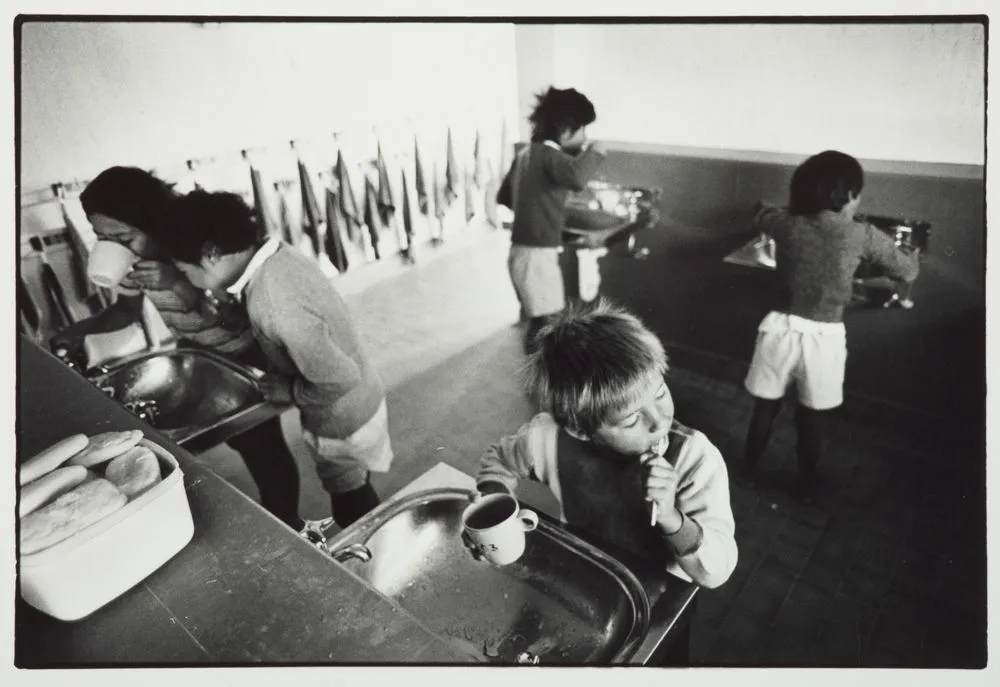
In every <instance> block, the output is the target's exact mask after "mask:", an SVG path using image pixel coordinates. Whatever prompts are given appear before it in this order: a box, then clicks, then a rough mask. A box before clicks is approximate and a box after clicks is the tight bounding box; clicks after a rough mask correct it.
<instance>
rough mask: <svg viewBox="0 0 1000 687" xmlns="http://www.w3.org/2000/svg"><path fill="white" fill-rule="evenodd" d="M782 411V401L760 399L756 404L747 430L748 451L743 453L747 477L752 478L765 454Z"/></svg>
mask: <svg viewBox="0 0 1000 687" xmlns="http://www.w3.org/2000/svg"><path fill="white" fill-rule="evenodd" d="M780 411H781V399H780V398H779V399H777V400H769V399H766V398H758V399H757V400H756V402H755V404H754V408H753V415H752V416H751V417H750V427H749V428H748V429H747V442H746V450H745V451H744V453H743V460H744V463H745V465H744V469H745V471H746V476H747V477H752V476H753V474H754V472H755V471H756V469H757V465H758V464H759V463H760V458H761V456H762V455H763V454H764V449H765V448H766V447H767V442H768V440H769V439H770V438H771V432H772V430H773V429H774V421H775V419H776V418H777V417H778V413H779V412H780Z"/></svg>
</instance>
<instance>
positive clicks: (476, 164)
mask: <svg viewBox="0 0 1000 687" xmlns="http://www.w3.org/2000/svg"><path fill="white" fill-rule="evenodd" d="M472 165H473V167H472V183H474V184H475V185H476V188H482V187H483V184H485V183H486V182H487V178H486V172H485V170H484V169H483V155H482V151H481V150H480V147H479V129H476V142H475V145H474V146H473V148H472Z"/></svg>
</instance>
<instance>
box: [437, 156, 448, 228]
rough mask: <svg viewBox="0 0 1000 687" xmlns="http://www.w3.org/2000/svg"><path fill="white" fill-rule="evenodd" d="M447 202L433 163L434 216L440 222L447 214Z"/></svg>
mask: <svg viewBox="0 0 1000 687" xmlns="http://www.w3.org/2000/svg"><path fill="white" fill-rule="evenodd" d="M447 210H448V201H447V200H446V199H445V197H444V187H443V186H441V179H440V177H439V176H438V166H437V163H436V162H435V163H434V216H435V217H437V218H438V219H440V220H443V219H444V216H445V215H446V214H447Z"/></svg>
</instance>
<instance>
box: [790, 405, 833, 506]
mask: <svg viewBox="0 0 1000 687" xmlns="http://www.w3.org/2000/svg"><path fill="white" fill-rule="evenodd" d="M832 412H833V411H832V410H813V409H811V408H807V407H805V406H803V405H799V406H798V408H796V410H795V428H796V430H797V431H798V435H799V441H798V462H799V479H798V484H797V486H796V491H797V492H798V494H799V495H800V496H802V497H810V496H812V494H813V493H814V492H815V490H816V487H817V485H818V474H817V471H816V468H817V465H819V462H820V460H821V459H822V457H823V448H824V446H825V445H826V435H827V427H828V426H829V422H830V415H831V413H832Z"/></svg>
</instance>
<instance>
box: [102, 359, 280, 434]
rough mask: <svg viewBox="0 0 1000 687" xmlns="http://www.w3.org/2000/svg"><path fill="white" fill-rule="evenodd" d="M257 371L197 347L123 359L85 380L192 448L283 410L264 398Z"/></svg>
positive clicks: (247, 426)
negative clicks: (89, 380) (258, 382)
mask: <svg viewBox="0 0 1000 687" xmlns="http://www.w3.org/2000/svg"><path fill="white" fill-rule="evenodd" d="M262 374H263V373H262V372H261V371H260V370H258V369H256V368H253V367H250V366H248V365H242V364H240V363H238V362H235V361H233V360H230V359H228V358H226V357H223V356H221V355H218V354H216V353H212V352H211V351H206V350H202V349H197V348H177V349H173V350H163V351H154V352H149V353H142V354H138V355H135V356H132V357H129V358H126V359H123V360H121V361H119V362H117V363H115V364H114V365H113V366H111V367H110V368H109V369H108V370H107V371H106V372H104V373H102V374H100V375H98V376H96V377H93V378H92V379H91V381H92V382H93V383H94V384H96V385H97V386H99V387H101V388H102V389H103V390H104V391H105V392H107V393H108V394H109V395H110V396H111V397H112V398H114V399H115V400H116V401H118V402H119V403H121V404H123V405H125V406H126V407H130V408H132V409H137V410H138V411H140V412H142V413H144V414H145V417H144V419H146V420H147V422H149V423H150V424H152V425H153V426H154V427H156V428H157V429H158V430H159V431H160V433H161V434H163V435H164V436H166V437H167V438H168V439H170V440H171V441H174V442H176V443H178V444H181V445H183V446H185V448H188V450H192V451H197V450H200V449H204V448H208V447H210V446H213V445H216V444H218V443H221V442H222V441H225V439H227V438H229V437H230V436H233V435H234V434H237V433H239V432H240V431H243V430H245V429H248V428H249V427H252V426H254V425H255V424H259V423H260V422H262V421H263V420H265V419H267V418H268V417H273V416H274V415H277V414H279V413H280V412H282V411H283V410H284V408H283V407H280V406H273V405H271V404H268V403H266V402H265V401H264V397H263V395H262V394H261V392H260V389H259V387H258V385H257V380H258V379H259V378H260V377H261V376H262Z"/></svg>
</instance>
